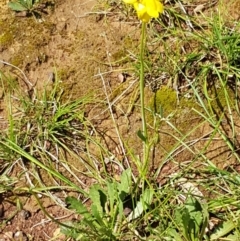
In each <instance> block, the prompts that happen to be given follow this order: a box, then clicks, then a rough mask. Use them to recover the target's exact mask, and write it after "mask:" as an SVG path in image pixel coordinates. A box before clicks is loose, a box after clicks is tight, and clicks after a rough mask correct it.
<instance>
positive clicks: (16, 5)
mask: <svg viewBox="0 0 240 241" xmlns="http://www.w3.org/2000/svg"><path fill="white" fill-rule="evenodd" d="M8 7H9V8H11V9H12V10H13V11H18V12H21V11H27V10H28V9H27V7H25V6H23V5H22V4H21V3H19V2H9V3H8Z"/></svg>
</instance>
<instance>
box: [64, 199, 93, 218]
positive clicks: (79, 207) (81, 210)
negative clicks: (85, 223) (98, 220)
mask: <svg viewBox="0 0 240 241" xmlns="http://www.w3.org/2000/svg"><path fill="white" fill-rule="evenodd" d="M66 203H67V204H68V205H70V206H69V208H71V209H74V210H76V212H77V213H78V214H81V215H83V216H84V217H85V218H86V219H88V218H90V217H91V214H90V213H89V212H88V210H87V208H86V207H85V206H84V205H83V204H82V202H81V201H79V200H77V199H76V198H75V197H67V198H66Z"/></svg>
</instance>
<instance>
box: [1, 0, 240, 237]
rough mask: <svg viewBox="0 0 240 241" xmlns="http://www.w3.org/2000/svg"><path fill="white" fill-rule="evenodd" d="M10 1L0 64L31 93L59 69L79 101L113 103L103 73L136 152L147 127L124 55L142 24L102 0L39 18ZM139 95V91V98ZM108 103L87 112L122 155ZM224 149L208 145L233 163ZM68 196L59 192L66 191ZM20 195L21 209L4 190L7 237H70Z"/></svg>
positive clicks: (76, 0) (49, 204)
mask: <svg viewBox="0 0 240 241" xmlns="http://www.w3.org/2000/svg"><path fill="white" fill-rule="evenodd" d="M7 2H8V1H7V0H6V1H1V3H0V15H1V17H0V36H1V39H2V42H1V45H0V60H1V61H2V62H0V69H2V70H4V71H5V72H6V71H11V72H13V73H15V74H16V76H17V77H18V81H19V82H20V85H21V86H23V88H25V90H26V92H29V91H31V89H32V88H33V86H34V88H37V89H40V90H41V89H42V88H43V87H44V86H45V85H51V83H52V81H53V78H54V77H53V76H54V72H55V70H57V72H58V75H59V76H58V77H59V79H60V80H61V81H62V86H63V87H64V91H65V95H66V97H70V98H72V99H76V98H78V97H80V96H83V95H87V94H89V93H91V94H92V93H94V94H95V95H96V96H97V98H99V99H104V100H105V101H106V93H105V90H104V84H103V82H102V79H101V77H103V78H104V83H105V85H106V90H107V94H108V96H110V97H109V98H110V100H111V101H114V100H116V97H118V96H119V90H120V92H121V93H123V94H122V95H121V98H120V99H119V100H117V101H116V102H115V109H114V113H113V114H114V117H115V119H116V123H117V125H118V128H119V130H120V133H121V135H122V136H124V137H126V138H127V139H126V140H127V143H128V145H129V146H131V147H132V148H133V149H134V150H138V149H140V148H141V142H140V141H139V140H137V141H136V139H137V137H133V138H131V137H132V136H134V135H136V134H135V133H136V131H137V130H138V129H139V128H140V126H141V119H140V116H139V114H138V113H135V114H134V115H133V114H132V108H131V101H132V99H134V94H133V93H134V91H135V89H136V86H137V85H138V84H137V82H136V79H135V78H134V76H130V77H129V78H128V79H127V81H124V83H122V79H121V78H122V76H121V73H122V72H125V70H127V69H128V67H129V66H128V65H127V63H125V62H124V58H125V57H126V56H128V61H129V59H130V58H133V59H134V57H135V54H136V53H137V51H138V44H139V25H138V23H137V22H134V21H129V22H128V21H127V20H126V19H125V15H124V14H122V13H121V9H120V8H118V6H116V5H114V12H113V11H111V6H110V5H109V6H108V8H107V9H108V10H107V11H106V6H104V5H102V4H103V3H99V2H97V1H96V0H92V1H89V0H86V1H84V0H68V1H62V0H56V1H55V4H54V5H51V4H50V5H49V6H48V7H46V9H45V13H41V16H42V18H41V19H40V20H41V21H40V22H39V20H35V19H34V18H33V17H24V16H23V17H21V16H15V14H14V13H13V12H12V11H10V10H9V9H8V8H7ZM199 2H201V1H199ZM202 2H203V1H202ZM205 2H207V1H204V3H205ZM210 2H211V1H210ZM114 4H116V3H114ZM226 5H227V7H228V8H229V15H228V16H230V17H231V18H234V19H236V21H237V20H238V19H239V10H240V4H239V3H238V1H232V3H230V4H229V3H228V1H226ZM112 8H113V7H112ZM3 38H4V39H3ZM3 40H4V41H3ZM3 61H4V62H3ZM9 63H10V64H11V65H14V66H18V68H20V69H21V70H22V71H23V72H24V73H25V75H26V77H27V80H28V82H26V79H25V77H23V76H22V73H20V72H19V70H17V69H16V68H14V67H12V66H10V65H9ZM119 74H120V75H119ZM146 91H148V90H146ZM2 93H3V92H2V90H1V89H0V118H1V119H0V127H1V128H2V129H4V128H5V127H6V116H7V110H6V108H7V107H6V106H5V103H4V102H3V100H2V97H1V96H2V95H3V94H2ZM149 96H151V93H149ZM130 100H131V101H130ZM137 100H138V99H137V97H136V98H135V99H134V101H137ZM105 109H107V106H105V108H104V107H103V106H100V107H96V108H93V109H89V113H88V117H89V118H90V119H91V120H92V121H93V122H94V123H95V124H96V125H98V129H99V130H102V132H104V133H105V141H106V145H107V146H108V148H109V150H111V152H112V153H113V154H114V155H116V156H117V157H118V158H119V159H121V158H123V153H122V151H121V147H120V145H119V139H118V136H117V134H116V131H115V126H114V124H113V122H112V120H111V117H110V116H109V112H108V111H105ZM100 113H102V114H100ZM184 122H185V118H184V115H183V116H181V118H179V119H178V120H177V121H176V123H175V124H176V125H178V126H179V127H180V128H181V127H182V128H183V129H184V128H186V125H185V126H184V127H183V125H182V123H184ZM197 122H198V120H196V119H195V117H194V118H193V119H192V120H191V119H190V120H189V123H191V126H188V128H192V127H193V126H195V125H196V124H197ZM164 128H165V129H164ZM210 129H211V127H210V126H209V125H205V126H202V127H201V131H200V132H198V133H193V134H192V135H191V136H190V137H189V138H190V139H191V138H192V139H197V138H200V139H201V138H202V142H204V140H203V139H204V138H203V137H207V136H206V135H207V133H208V132H209V131H210ZM168 131H169V129H168V128H167V127H163V128H162V129H161V130H159V132H160V133H161V140H162V141H161V142H160V144H159V147H160V148H159V150H158V149H157V150H155V153H154V155H155V157H156V159H155V161H154V163H152V166H151V168H152V171H154V170H156V169H157V168H158V166H159V161H160V160H161V157H162V156H164V155H165V153H166V152H167V151H168V149H170V148H171V147H172V146H173V144H174V140H173V139H172V138H171V137H170V136H169V135H168V133H167V132H168ZM186 131H187V130H186ZM236 132H238V130H236ZM230 134H231V133H230ZM230 134H229V135H230ZM202 142H201V141H199V142H198V143H197V144H196V145H195V148H196V150H197V149H201V145H202ZM163 150H164V151H163ZM225 150H226V146H224V144H223V143H222V142H221V141H216V142H215V144H214V145H212V146H211V147H209V154H208V155H209V157H211V159H212V160H213V162H215V163H216V164H217V165H219V166H222V167H223V168H225V167H227V166H228V165H229V164H231V163H234V158H232V159H231V158H230V157H229V155H230V153H228V152H225ZM139 154H141V153H139ZM220 156H221V158H219V157H220ZM191 158H192V154H191V153H189V152H187V151H186V150H185V151H182V152H181V151H180V152H179V154H178V157H177V160H178V161H179V163H181V162H183V161H187V160H191ZM219 159H221V160H228V162H226V161H223V162H224V163H220V162H218V160H219ZM173 168H175V167H173V166H172V165H168V166H166V167H164V168H163V170H162V173H161V177H164V176H167V175H169V174H171V173H172V172H173V170H174V169H173ZM176 168H179V166H178V167H176ZM159 181H161V180H159ZM56 195H58V194H56ZM61 195H62V194H59V196H60V197H61ZM18 198H19V199H21V203H22V204H23V206H22V207H17V206H16V199H14V200H11V197H8V196H4V195H2V196H1V200H0V203H1V210H0V220H1V222H2V225H1V226H0V240H1V241H9V240H19V241H20V240H36V241H40V240H42V241H44V240H50V239H51V240H64V236H62V235H60V233H59V227H58V225H57V224H56V223H55V222H52V220H51V219H49V217H47V216H46V214H45V213H44V212H43V211H42V210H41V208H40V207H39V205H38V203H37V202H36V199H35V198H34V197H33V196H29V195H26V196H24V195H23V196H22V197H18ZM39 198H40V199H41V203H42V205H43V207H44V208H45V209H46V210H47V211H48V212H49V213H50V214H51V215H52V216H53V217H54V218H56V219H57V220H59V221H65V220H71V219H74V215H73V214H72V213H71V212H70V211H68V210H67V209H65V207H61V206H60V205H59V204H55V203H53V201H52V199H50V198H49V197H39ZM61 198H62V197H61Z"/></svg>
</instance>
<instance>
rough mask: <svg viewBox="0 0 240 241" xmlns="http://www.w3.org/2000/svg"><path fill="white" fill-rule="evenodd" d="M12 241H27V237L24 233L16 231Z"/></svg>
mask: <svg viewBox="0 0 240 241" xmlns="http://www.w3.org/2000/svg"><path fill="white" fill-rule="evenodd" d="M14 240H15V241H28V237H27V235H26V234H25V233H24V232H22V231H17V232H16V233H15V234H14Z"/></svg>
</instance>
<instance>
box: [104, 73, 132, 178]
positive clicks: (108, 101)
mask: <svg viewBox="0 0 240 241" xmlns="http://www.w3.org/2000/svg"><path fill="white" fill-rule="evenodd" d="M99 76H100V77H101V80H102V83H103V87H104V93H105V95H106V99H107V103H108V107H109V111H110V114H111V117H112V120H113V123H114V126H115V129H116V133H117V136H118V139H119V144H120V146H121V149H122V152H123V154H124V158H125V160H126V162H127V165H128V167H131V166H130V164H129V161H128V158H127V155H126V152H125V148H124V145H123V142H122V140H121V137H120V133H119V130H118V128H117V124H116V121H115V118H114V115H113V110H112V104H111V103H110V100H109V97H108V94H107V88H106V85H105V81H104V78H103V76H102V74H101V72H100V70H99ZM132 176H133V179H134V181H135V182H136V180H135V177H134V175H132Z"/></svg>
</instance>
